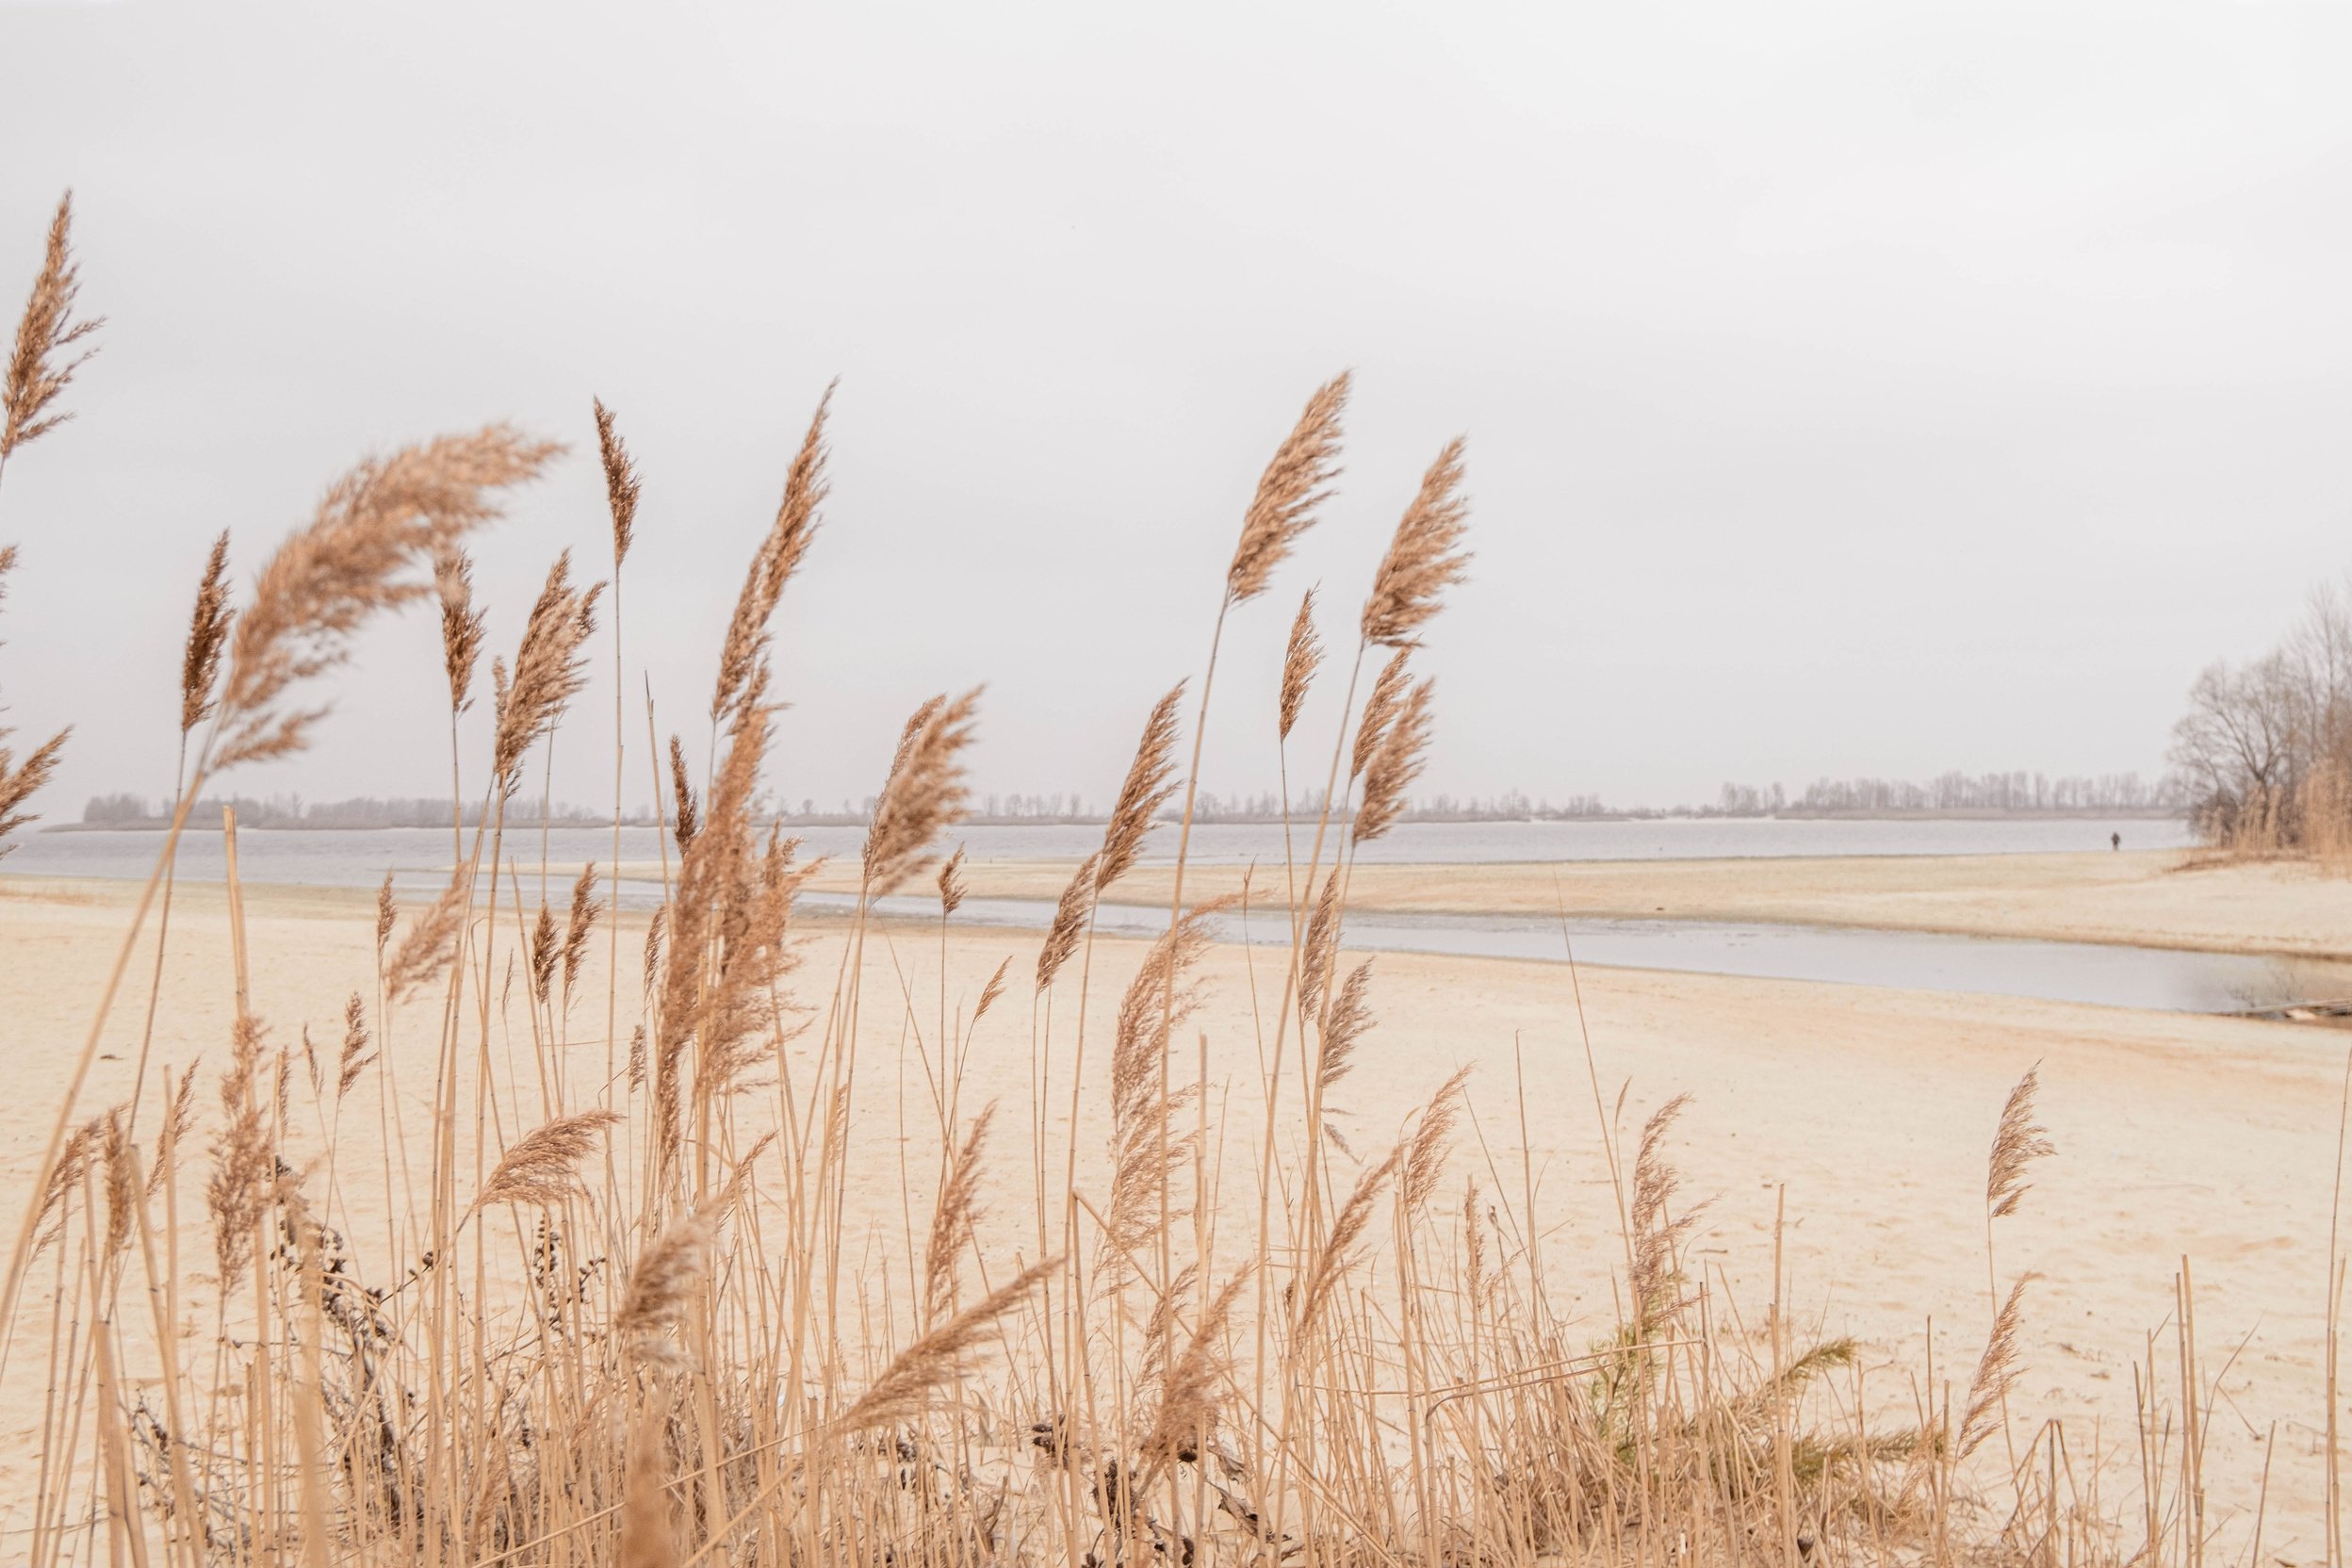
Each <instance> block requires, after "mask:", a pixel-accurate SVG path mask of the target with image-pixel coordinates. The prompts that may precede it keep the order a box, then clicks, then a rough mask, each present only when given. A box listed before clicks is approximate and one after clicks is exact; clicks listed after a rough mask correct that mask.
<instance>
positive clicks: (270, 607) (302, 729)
mask: <svg viewBox="0 0 2352 1568" xmlns="http://www.w3.org/2000/svg"><path fill="white" fill-rule="evenodd" d="M559 450H561V449H560V448H558V447H555V446H553V445H550V444H547V443H545V442H535V441H530V440H526V439H525V438H524V437H522V436H521V435H518V434H517V433H515V432H514V431H512V430H509V429H507V428H506V427H505V426H503V425H492V426H489V427H486V428H485V429H483V430H481V431H479V432H476V433H474V434H472V435H463V436H444V437H442V438H440V439H439V440H435V441H429V442H426V443H424V444H423V445H421V446H416V447H407V448H403V449H400V451H397V452H395V453H393V454H392V455H391V456H390V457H387V458H383V459H378V460H370V461H368V462H366V463H363V464H361V465H360V466H358V467H356V468H354V469H352V470H351V472H350V473H349V474H347V475H345V476H344V477H343V478H342V479H340V480H338V481H337V482H335V484H334V485H333V486H331V487H330V488H329V489H328V491H327V494H326V497H325V498H324V499H322V500H321V501H320V502H319V510H318V514H317V516H316V517H315V518H314V519H313V521H312V522H311V524H310V526H309V527H307V528H305V529H302V531H299V532H297V533H295V534H294V535H293V537H291V538H289V539H288V540H287V541H286V543H285V544H284V545H282V546H280V547H278V551H277V553H276V554H275V555H273V556H271V557H270V564H268V565H266V566H264V567H263V568H262V572H261V576H260V578H259V579H258V580H256V581H255V583H254V585H253V597H252V601H251V602H250V603H249V604H248V606H247V607H246V609H245V612H244V613H243V614H242V615H240V616H239V617H238V619H237V629H236V631H235V633H234V635H233V636H232V638H231V639H230V645H229V671H228V678H227V682H226V684H225V685H224V686H223V688H222V690H221V711H220V713H219V715H218V716H217V718H216V720H215V726H216V728H215V740H214V743H213V746H212V751H211V758H210V767H211V771H214V772H219V771H221V770H222V769H226V768H229V767H233V766H235V765H236V764H237V763H239V762H253V761H263V760H268V759H270V758H273V757H283V756H286V755H287V754H288V753H291V752H296V751H300V750H301V749H302V747H303V746H304V745H306V744H307V743H309V738H310V730H311V727H313V726H314V725H316V724H317V723H318V722H319V720H320V719H322V718H324V717H325V716H326V711H327V710H326V709H325V708H324V707H323V706H322V707H319V708H292V707H287V706H286V698H287V696H288V695H289V694H290V693H291V692H292V690H293V689H294V688H295V687H296V686H297V685H298V684H299V683H301V682H302V681H305V680H308V679H310V678H314V677H317V676H319V675H321V674H324V673H325V672H326V671H328V670H330V669H333V668H334V667H335V666H336V665H337V664H340V663H342V662H344V661H345V660H346V659H348V658H349V657H350V656H351V636H352V634H353V633H354V632H356V631H357V630H358V629H359V626H360V623H361V622H363V621H365V620H366V619H368V617H369V616H371V615H374V614H376V613H379V612H382V611H385V610H396V609H399V608H400V607H402V606H404V605H407V604H409V603H411V602H413V601H414V600H416V599H417V598H418V597H420V596H424V595H425V594H426V593H427V592H428V591H429V590H427V589H426V588H425V587H424V586H423V585H422V584H419V583H417V582H415V581H413V580H408V579H405V578H403V577H401V576H400V573H401V572H402V571H403V570H404V569H405V568H407V567H409V566H411V565H412V564H417V563H429V562H431V561H432V560H433V558H434V557H435V556H436V555H437V554H439V553H441V552H443V551H446V550H449V549H451V548H454V547H456V546H457V545H458V544H459V543H461V542H462V541H463V540H464V538H465V537H466V535H467V534H468V533H470V532H472V531H474V530H476V529H479V528H481V527H482V526H483V525H485V524H487V523H488V522H490V521H491V520H492V519H494V518H495V517H497V515H498V508H497V506H496V505H495V504H494V502H493V501H492V500H491V498H490V497H489V496H488V494H487V492H489V491H492V490H496V489H499V488H503V487H504V486H507V485H510V484H516V483H520V482H523V481H524V480H528V479H530V478H531V477H532V476H534V475H536V474H537V473H538V472H539V471H540V470H541V469H542V468H544V467H545V466H547V462H548V460H549V459H551V458H552V457H554V456H555V454H556V453H557V452H558V451H559ZM453 684H454V683H453Z"/></svg>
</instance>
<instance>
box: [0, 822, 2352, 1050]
mask: <svg viewBox="0 0 2352 1568" xmlns="http://www.w3.org/2000/svg"><path fill="white" fill-rule="evenodd" d="M2111 832H2121V833H2122V834H2123V836H2124V842H2125V844H2126V845H2127V846H2129V847H2131V848H2135V849H2156V848H2180V847H2185V846H2186V845H2187V843H2188V842H2189V838H2188V834H2187V830H2186V825H2184V824H2182V823H2180V822H2178V821H2172V820H2163V819H2146V818H2121V819H2117V820H2115V821H2113V822H2109V821H2104V820H2101V819H2099V818H2066V819H2016V818H2009V819H2002V818H1991V819H1983V820H1966V821H1924V820H1897V821H1846V820H1838V821H1775V820H1772V819H1769V818H1767V819H1745V820H1736V821H1725V820H1695V821H1662V822H1639V823H1634V822H1601V823H1405V824H1401V825H1398V826H1397V829H1396V830H1395V832H1394V833H1393V834H1392V835H1391V836H1390V837H1388V838H1386V839H1382V840H1379V841H1375V842H1373V843H1371V844H1368V845H1366V846H1365V849H1364V856H1363V858H1364V859H1365V860H1367V861H1372V860H1379V861H1383V862H1388V863H1392V864H1413V863H1446V864H1462V863H1495V862H1504V861H1539V862H1541V861H1568V860H1646V859H1685V858H1742V857H1788V856H1880V855H2018V854H2047V853H2051V852H2056V851H2066V850H2099V849H2103V848H2105V847H2106V845H2107V836H2108V834H2110V833H2111ZM539 837H540V836H539V834H538V832H537V830H535V829H526V830H522V831H519V832H515V833H510V834H509V835H508V838H507V852H508V856H509V858H510V859H511V860H514V861H516V862H519V863H520V865H521V868H522V879H523V896H524V898H525V899H526V901H530V902H535V901H536V899H537V897H538V888H537V877H536V875H535V874H534V872H535V868H536V866H537V864H538V860H539ZM803 837H804V838H805V839H806V841H807V849H808V853H810V854H816V855H839V856H854V855H856V854H857V853H858V846H859V845H860V844H861V843H862V841H863V835H862V832H861V831H860V830H859V829H857V828H848V827H818V828H810V829H808V830H806V832H805V833H804V835H803ZM956 837H957V839H958V840H959V841H962V842H963V843H965V844H966V845H967V846H968V847H969V849H970V851H971V854H972V858H975V859H1055V858H1070V859H1075V858H1078V857H1080V856H1083V855H1085V854H1086V852H1088V851H1089V850H1092V849H1093V848H1095V847H1096V846H1097V845H1098V844H1099V843H1100V842H1101V841H1102V829H1101V828H1099V827H1092V826H1084V825H1040V826H1035V827H972V828H968V829H967V830H965V831H964V832H963V833H961V834H959V835H957V836H956ZM1311 837H1312V835H1311V833H1310V834H1309V835H1306V836H1302V837H1301V839H1300V841H1299V844H1298V854H1299V858H1301V859H1303V858H1305V856H1306V852H1307V847H1308V839H1310V838H1311ZM19 842H20V845H21V847H20V848H18V849H17V850H16V851H15V852H14V853H13V854H11V855H9V856H8V857H7V858H0V876H11V875H14V876H104V877H126V878H139V879H143V878H145V876H146V875H147V874H148V872H149V871H150V870H151V869H152V868H153V866H154V864H155V856H156V855H157V854H158V853H159V852H160V851H161V850H162V847H163V836H162V835H161V834H159V833H152V832H91V833H50V834H35V835H31V836H29V837H27V838H25V839H23V840H20V841H19ZM1192 847H1193V853H1194V855H1195V856H1196V857H1197V858H1199V859H1201V860H1202V861H1215V862H1222V863H1246V862H1248V861H1250V860H1253V859H1255V860H1262V861H1267V862H1278V861H1280V860H1281V858H1282V829H1281V827H1280V826H1279V825H1264V824H1222V825H1220V824H1209V825H1202V826H1200V827H1196V828H1195V829H1194V831H1193V846H1192ZM449 848H450V845H449V833H448V832H447V831H446V830H444V829H438V828H386V829H381V830H375V831H361V830H351V831H344V830H332V829H327V830H317V831H309V830H302V831H270V830H268V829H251V830H247V831H245V832H242V833H240V834H239V835H238V836H237V851H238V856H239V862H240V870H241V872H242V874H243V875H244V877H245V879H246V880H247V881H249V882H252V883H255V884H270V883H276V884H293V885H298V886H313V887H353V888H368V887H374V886H375V885H376V884H378V883H379V882H381V881H382V880H383V879H384V874H385V873H386V872H389V873H391V874H392V875H393V880H394V884H395V886H396V887H397V888H398V889H399V890H400V892H401V895H402V897H403V900H404V901H406V902H411V903H414V902H417V901H419V900H421V899H423V898H429V897H431V896H432V895H433V893H435V892H437V891H439V890H440V888H441V887H442V885H443V884H444V882H445V881H446V879H447V876H448V870H447V868H448V866H449V858H450V857H449ZM1174 848H1175V835H1174V833H1173V832H1172V831H1171V830H1166V829H1162V830H1156V831H1155V832H1154V834H1153V838H1152V843H1151V846H1150V854H1149V857H1148V858H1167V857H1168V856H1170V855H1172V854H1173V852H1174ZM612 851H613V832H612V829H611V828H609V827H605V828H568V827H567V828H555V829H551V830H550V831H549V832H548V834H547V854H548V856H549V858H551V859H553V860H555V861H559V862H563V861H569V862H575V863H576V862H578V861H581V860H591V859H593V860H596V861H598V862H600V863H601V862H603V861H605V860H607V859H609V858H611V856H612ZM660 854H661V845H660V841H659V839H658V838H657V837H656V830H655V829H653V828H649V827H640V828H624V829H622V832H621V855H622V858H624V859H625V860H632V861H645V862H650V861H654V860H656V859H658V858H660ZM179 874H180V876H182V877H183V878H186V879H188V880H191V881H212V882H218V881H221V880H222V879H223V877H224V875H225V858H224V856H223V854H222V846H221V834H220V832H219V830H218V829H217V828H215V829H213V830H211V831H207V832H192V833H190V834H188V835H187V836H186V837H185V838H184V839H183V840H182V841H181V848H180V858H179ZM553 895H554V897H555V898H556V899H559V900H560V899H561V898H562V897H563V895H564V890H563V889H561V888H558V889H555V890H553ZM509 896H511V895H509ZM622 896H623V902H624V903H626V904H629V905H633V906H634V905H643V906H646V907H650V906H651V905H652V904H654V903H655V902H657V901H658V900H659V897H660V893H659V890H658V889H657V888H654V887H652V886H650V885H639V886H634V887H625V888H624V890H623V894H622ZM806 896H807V898H808V901H809V903H811V904H812V905H816V906H819V907H837V908H838V907H843V906H844V905H846V903H847V902H848V901H847V900H845V899H841V898H839V897H831V896H825V895H815V894H811V895H806ZM938 908H939V905H938V903H937V901H936V900H925V899H911V898H910V899H890V900H886V901H884V905H883V912H884V913H886V914H893V915H906V916H908V917H911V918H917V919H922V918H936V917H937V912H938ZM1052 915H1053V907H1052V906H1051V905H1050V904H1046V903H1043V902H1037V901H1030V900H1022V899H982V898H974V899H970V900H968V901H966V903H965V905H964V907H963V909H962V910H961V911H960V912H959V913H958V915H957V917H956V918H957V922H958V923H964V924H985V925H995V926H1003V927H1005V928H1008V929H1016V930H1023V931H1027V930H1037V929H1042V928H1043V927H1044V925H1045V924H1046V923H1047V922H1048V921H1049V920H1050V919H1051V918H1052ZM1167 920H1168V917H1167V911H1166V910H1164V909H1148V908H1139V907H1128V906H1105V907H1104V908H1103V911H1102V913H1101V917H1100V922H1099V923H1100V927H1101V929H1103V931H1106V932H1109V933H1113V934H1117V935H1150V934H1152V933H1153V932H1156V931H1158V930H1161V929H1163V928H1164V927H1165V926H1166V924H1167ZM1221 935H1222V936H1224V937H1225V938H1226V939H1231V940H1244V939H1246V940H1249V941H1251V942H1255V943H1277V944H1279V943H1283V942H1287V941H1288V940H1289V939H1290V933H1289V926H1288V923H1287V922H1286V921H1285V920H1284V919H1283V918H1282V916H1281V915H1280V914H1279V913H1273V912H1268V913H1261V914H1255V915H1252V916H1251V917H1250V921H1249V923H1248V925H1247V926H1246V927H1245V926H1243V925H1242V923H1240V922H1239V921H1238V920H1237V919H1229V920H1228V921H1227V922H1225V925H1224V929H1223V931H1222V932H1221ZM1347 941H1348V946H1349V947H1350V948H1354V949H1360V950H1364V951H1390V952H1407V953H1441V954H1454V955H1461V956H1483V957H1498V958H1521V959H1536V960H1544V961H1550V962H1563V961H1566V960H1567V959H1568V958H1569V957H1571V956H1573V957H1574V958H1575V960H1576V962H1578V963H1586V964H1598V965H1609V966H1617V967H1623V968H1628V969H1648V970H1666V971H1675V972H1686V973H1709V974H1736V975H1749V976H1756V977H1761V978H1774V979H1790V980H1815V981H1827V982H1832V983H1838V984H1849V985H1871V986H1892V987H1901V988H1911V989H1921V990H1945V991H1962V992H1977V993H1984V994H1991V995H2000V996H2023V997H2035V998H2041V999H2046V1000H2050V1001H2057V1002H2087V1003H2094V1004H2098V1005H2107V1006H2121V1007H2148V1008H2159V1009H2164V1010H2171V1011H2190V1012H2228V1011H2238V1010H2243V1009H2247V1008H2253V1007H2262V1006H2274V1005H2279V1004H2282V1003H2286V1002H2293V1001H2313V1000H2333V999H2337V998H2345V997H2352V965H2341V964H2325V963H2313V962H2307V961H2301V960H2285V959H2273V958H2264V957H2248V956H2236V955H2228V954H2209V953H2188V952H2179V951H2174V950H2170V949H2159V948H2131V947H2114V946H2107V945H2103V944H2098V943H2087V942H2042V941H2016V940H2009V939H1991V938H1979V937H1956V936H1940V935H1935V934H1931V933H1922V932H1908V931H1869V930H1852V929H1844V928H1838V927H1828V926H1808V925H1787V924H1775V923H1745V924H1727V923H1715V922H1706V921H1594V920H1575V921H1570V922H1568V923H1567V924H1566V926H1565V927H1564V928H1563V926H1562V925H1561V923H1560V922H1559V921H1557V920H1529V919H1522V918H1516V917H1506V916H1485V915H1392V914H1380V915H1373V914H1365V915H1358V916H1353V917H1351V918H1350V919H1349V920H1348V927H1347Z"/></svg>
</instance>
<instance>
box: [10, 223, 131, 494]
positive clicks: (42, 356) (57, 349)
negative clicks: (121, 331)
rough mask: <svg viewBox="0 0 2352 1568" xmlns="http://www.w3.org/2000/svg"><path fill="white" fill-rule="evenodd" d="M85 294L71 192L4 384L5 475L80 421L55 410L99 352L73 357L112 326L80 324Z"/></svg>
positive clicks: (53, 228) (97, 321)
mask: <svg viewBox="0 0 2352 1568" xmlns="http://www.w3.org/2000/svg"><path fill="white" fill-rule="evenodd" d="M81 289H82V279H81V269H80V267H79V266H78V265H77V264H76V263H75V262H74V260H73V192H72V191H70V190H69V191H67V192H66V193H65V194H64V195H63V196H61V197H59V198H58V199H57V216H56V217H54V218H52V219H51V220H50V221H49V243H48V247H47V249H46V250H45V251H43V253H42V254H41V271H40V272H39V273H38V274H37V275H36V276H35V277H34V279H33V291H32V294H31V296H30V297H29V298H28V299H26V300H25V302H24V315H22V316H20V317H18V318H17V322H16V342H15V345H14V347H13V348H12V349H11V350H10V351H9V353H8V374H7V375H6V377H4V378H0V469H4V468H6V467H7V466H8V458H9V456H10V455H11V454H12V453H14V452H15V450H16V449H18V448H19V447H22V446H24V445H25V444H26V443H27V442H31V441H38V440H39V439H41V437H42V436H44V435H46V434H48V433H50V432H51V431H53V430H55V429H57V427H58V426H59V425H61V424H64V423H65V422H66V421H67V420H68V419H71V418H73V415H72V414H70V413H67V412H65V411H63V410H57V409H56V408H55V405H56V403H57V399H58V398H59V397H60V396H61V395H62V394H63V393H64V391H65V389H66V388H67V387H68V386H70V385H72V384H73V373H74V372H75V371H76V370H79V369H80V368H82V366H83V365H85V364H86V363H88V362H89V359H90V355H91V354H92V353H94V352H95V350H94V349H84V350H82V351H81V352H80V353H78V354H76V353H73V352H72V351H73V349H74V348H75V347H76V346H78V345H79V344H81V343H82V342H83V341H85V340H86V339H88V338H89V337H90V335H93V334H94V333H96V332H97V330H98V329H99V328H100V327H102V326H104V325H106V319H105V318H104V317H98V318H94V319H75V317H74V314H73V307H74V305H75V303H76V302H78V300H79V298H80V295H81ZM53 410H54V412H53Z"/></svg>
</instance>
